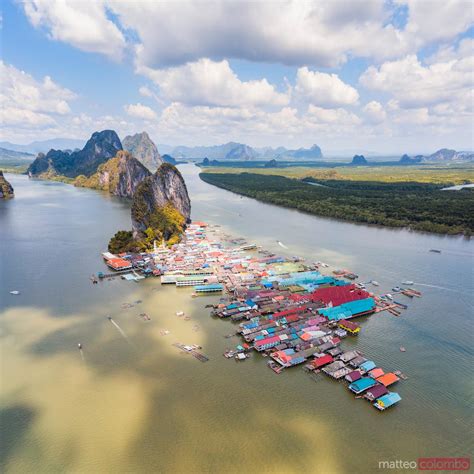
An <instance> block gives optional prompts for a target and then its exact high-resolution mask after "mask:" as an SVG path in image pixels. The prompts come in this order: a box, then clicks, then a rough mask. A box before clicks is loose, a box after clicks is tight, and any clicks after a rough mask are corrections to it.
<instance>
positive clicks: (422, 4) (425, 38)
mask: <svg viewBox="0 0 474 474" xmlns="http://www.w3.org/2000/svg"><path fill="white" fill-rule="evenodd" d="M398 2H399V3H400V4H404V5H406V6H408V21H407V24H406V27H405V30H404V34H405V36H407V37H409V38H410V39H411V40H412V41H413V43H415V44H416V46H417V47H422V46H423V45H425V44H428V43H430V42H434V41H443V40H449V39H451V38H454V37H455V36H457V35H458V34H459V33H462V32H463V31H466V30H467V29H468V28H469V27H470V26H471V25H472V21H473V11H472V3H471V2H470V1H469V0H443V1H439V0H398Z"/></svg>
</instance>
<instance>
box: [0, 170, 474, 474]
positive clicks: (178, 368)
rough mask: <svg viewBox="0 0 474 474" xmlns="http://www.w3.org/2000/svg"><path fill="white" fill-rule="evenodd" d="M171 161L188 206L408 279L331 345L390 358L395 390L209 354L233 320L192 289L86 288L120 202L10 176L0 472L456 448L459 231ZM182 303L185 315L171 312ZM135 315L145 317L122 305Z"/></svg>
mask: <svg viewBox="0 0 474 474" xmlns="http://www.w3.org/2000/svg"><path fill="white" fill-rule="evenodd" d="M181 169H182V171H183V173H184V176H185V178H186V182H187V185H188V189H189V191H190V194H191V199H192V204H193V217H194V218H195V219H203V220H206V221H208V222H211V223H216V224H220V225H222V226H223V230H228V231H229V232H231V233H233V234H235V235H242V236H245V237H246V238H247V239H248V240H249V241H251V242H255V243H258V244H262V245H264V246H266V247H267V248H270V249H271V250H274V251H277V252H279V253H282V254H285V253H286V254H287V255H301V256H304V257H306V258H307V259H308V260H309V261H315V260H323V261H326V262H327V263H330V264H333V265H334V266H336V267H347V268H350V269H351V270H353V271H355V272H356V273H358V274H359V275H360V280H361V281H367V280H370V279H376V280H377V281H379V283H380V292H384V291H389V290H390V288H391V287H393V286H395V285H398V284H400V283H401V281H402V280H406V279H410V280H413V281H415V282H417V283H419V284H420V285H419V286H418V288H419V289H420V290H421V291H423V298H422V299H416V300H413V301H411V300H408V301H407V300H406V299H405V300H403V301H404V302H406V303H407V304H408V305H409V309H408V311H406V312H405V313H403V316H402V317H400V318H395V317H393V316H391V315H389V314H384V313H382V314H380V315H373V316H371V317H370V318H368V319H366V320H365V321H364V322H363V331H362V333H361V335H360V336H358V338H357V339H350V340H346V341H345V342H344V347H345V348H349V347H358V348H361V349H363V350H364V351H365V353H366V355H368V356H370V357H371V358H373V359H374V360H375V361H377V362H380V364H381V365H382V366H383V367H384V368H386V369H387V370H388V369H401V370H402V371H404V372H405V373H406V374H407V375H408V376H409V380H407V381H404V382H401V383H399V384H398V386H397V387H396V391H398V392H399V393H400V394H401V396H402V397H403V401H402V402H401V403H400V405H399V406H397V407H396V408H394V409H392V410H390V411H387V412H386V413H378V412H377V411H376V410H375V409H373V408H372V407H370V405H369V404H367V403H365V402H364V401H362V400H354V398H353V397H352V396H350V395H349V392H348V391H347V390H346V389H345V388H344V386H343V384H340V383H337V382H332V381H330V380H328V379H327V378H321V379H320V380H319V381H317V382H314V381H313V380H311V378H310V377H309V376H307V375H306V374H305V373H304V372H303V371H302V370H300V369H299V368H295V369H293V370H288V371H286V372H284V373H283V374H281V375H279V376H278V375H276V374H274V373H273V372H272V371H270V370H269V369H268V368H267V367H266V365H265V360H264V359H262V358H260V357H256V356H254V357H252V358H251V359H249V360H248V361H246V362H244V363H236V362H234V361H233V360H230V361H229V360H227V359H225V358H224V357H222V353H223V352H224V350H225V349H226V348H227V347H229V345H230V342H229V340H228V339H225V338H224V337H223V336H224V335H225V334H228V333H229V332H231V323H230V322H227V321H220V320H216V319H213V318H211V317H209V313H208V310H207V309H205V308H204V305H205V304H206V303H211V302H213V301H215V300H216V297H205V298H195V299H192V298H190V293H191V290H188V289H177V288H172V287H161V286H160V285H159V282H158V281H157V280H152V279H149V280H146V281H144V282H140V283H139V284H136V283H128V282H123V281H121V280H114V281H106V282H103V283H101V284H99V285H92V284H91V282H90V280H89V276H90V275H91V274H92V273H94V272H97V271H99V270H102V269H103V263H102V261H101V258H100V252H101V251H102V250H104V247H105V244H106V242H107V240H108V238H109V236H110V235H112V234H113V233H114V232H115V231H116V230H118V229H125V228H128V227H129V226H130V224H129V207H128V204H127V203H126V202H122V201H120V200H117V199H114V198H111V197H109V196H107V195H104V194H101V193H97V192H94V191H90V190H85V189H75V188H73V187H71V186H68V185H64V184H60V183H48V182H41V181H28V179H27V178H25V177H22V176H12V175H9V176H8V178H9V180H10V181H11V182H12V184H13V186H14V187H15V191H16V198H15V199H14V200H12V201H9V202H5V203H0V259H1V260H0V264H1V271H0V324H1V333H0V348H1V355H2V359H1V360H2V362H1V363H2V366H1V369H2V371H1V419H0V424H1V440H2V442H1V443H0V445H1V448H0V455H1V462H2V468H3V469H2V470H3V471H4V472H32V471H36V472H64V471H68V472H81V473H82V472H84V473H85V472H88V473H90V472H178V473H181V472H231V473H233V472H242V471H244V470H250V469H251V470H258V471H261V472H322V473H330V472H377V467H378V462H379V461H381V460H391V459H404V460H413V459H417V458H418V457H425V456H439V457H443V456H444V457H446V456H469V455H470V450H471V446H472V441H473V437H472V430H471V428H470V426H471V425H472V415H471V413H472V412H471V407H472V393H473V390H472V380H473V377H472V375H473V373H472V359H473V357H472V356H473V353H472V348H471V347H472V335H473V331H472V330H473V319H472V318H473V297H472V289H473V288H472V287H473V274H472V268H473V267H472V257H473V244H472V243H471V242H469V241H467V240H464V239H459V238H445V237H439V236H431V235H423V234H418V233H410V232H407V231H402V230H389V229H379V228H370V227H367V226H356V225H352V224H348V223H340V222H336V221H331V220H324V219H318V218H316V217H313V216H307V215H304V214H301V213H299V212H296V211H291V210H285V209H280V208H277V207H274V206H271V205H266V204H261V203H258V202H256V201H253V200H250V199H247V198H240V197H239V196H237V195H234V194H231V193H228V192H226V191H223V190H220V189H217V188H213V187H211V186H209V185H207V184H205V183H203V182H201V181H200V180H199V178H198V176H197V168H195V167H193V166H188V165H186V166H183V167H181ZM277 241H280V242H282V243H283V244H284V245H285V246H286V247H288V249H285V248H283V247H281V246H280V245H279V244H278V243H277ZM430 248H439V249H441V250H442V253H441V254H433V253H430V252H428V250H429V249H430ZM14 289H16V290H20V291H21V294H20V295H18V296H13V295H10V294H9V293H8V292H9V291H10V290H14ZM402 298H404V297H400V299H402ZM137 300H142V303H140V304H137V305H136V306H134V307H132V308H129V309H126V310H124V309H122V308H121V304H122V303H124V302H134V301H137ZM180 310H183V311H185V312H186V313H187V314H188V315H190V316H192V319H191V320H190V321H185V320H183V319H179V318H177V317H176V316H175V313H176V311H180ZM144 311H145V312H147V313H148V314H149V315H150V316H151V317H152V321H151V322H149V323H146V322H144V321H142V320H141V319H140V318H139V317H138V315H139V313H141V312H144ZM108 315H112V316H113V318H114V320H115V321H116V322H117V324H119V326H120V327H121V328H122V330H123V331H124V333H125V334H126V336H127V339H125V338H124V337H123V336H122V335H121V334H120V333H119V331H118V330H117V329H116V328H115V327H114V326H113V325H112V324H111V323H110V322H109V321H108V319H107V316H108ZM195 324H198V325H199V331H197V332H195V331H193V326H194V325H195ZM162 329H168V330H169V331H170V332H171V334H169V335H167V336H161V335H160V330H162ZM177 341H179V342H183V343H197V344H200V345H202V346H203V352H204V353H205V354H207V355H208V356H209V357H210V358H211V360H210V361H209V362H207V363H205V364H203V363H201V362H199V361H197V360H196V359H194V358H192V357H190V356H187V355H181V354H180V352H179V351H178V350H177V349H176V348H174V347H173V346H172V345H171V344H172V343H173V342H177ZM234 341H235V342H237V339H235V340H234ZM78 342H81V343H82V344H83V346H84V350H83V356H84V360H83V359H82V358H81V354H80V352H79V351H78V349H77V343H78ZM400 345H403V346H405V347H406V349H407V352H405V353H401V352H400V351H399V346H400Z"/></svg>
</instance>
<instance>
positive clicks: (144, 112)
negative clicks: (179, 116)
mask: <svg viewBox="0 0 474 474" xmlns="http://www.w3.org/2000/svg"><path fill="white" fill-rule="evenodd" d="M124 109H125V112H127V114H128V115H130V116H131V117H135V118H139V119H142V120H154V119H156V113H155V111H154V110H153V109H151V108H150V107H148V106H146V105H143V104H140V102H138V103H137V104H129V105H126V106H125V107H124Z"/></svg>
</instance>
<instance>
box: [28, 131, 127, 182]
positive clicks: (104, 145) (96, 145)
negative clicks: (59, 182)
mask: <svg viewBox="0 0 474 474" xmlns="http://www.w3.org/2000/svg"><path fill="white" fill-rule="evenodd" d="M121 149H122V143H121V142H120V139H119V137H118V135H117V134H116V133H115V132H114V131H113V130H103V131H102V132H95V133H93V134H92V136H91V138H90V139H89V140H88V141H87V143H86V144H85V146H84V148H83V149H82V150H79V151H74V152H68V151H61V150H50V151H48V153H47V154H46V155H45V154H44V153H40V154H39V155H38V156H37V158H36V159H35V161H33V163H31V165H30V166H29V168H28V174H29V175H30V176H35V177H40V178H46V179H48V178H57V177H61V176H64V177H66V178H76V177H77V176H79V175H84V176H87V177H88V176H91V175H93V174H94V173H95V172H96V171H97V168H98V167H99V166H100V165H101V164H102V163H105V162H106V161H107V160H109V159H110V158H113V157H114V156H115V155H116V154H117V152H118V151H119V150H121Z"/></svg>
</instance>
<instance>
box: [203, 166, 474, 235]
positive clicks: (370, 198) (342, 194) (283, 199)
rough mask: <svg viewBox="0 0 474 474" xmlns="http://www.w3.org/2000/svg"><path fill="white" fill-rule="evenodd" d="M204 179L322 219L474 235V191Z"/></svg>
mask: <svg viewBox="0 0 474 474" xmlns="http://www.w3.org/2000/svg"><path fill="white" fill-rule="evenodd" d="M199 176H200V177H201V179H202V180H203V181H205V182H207V183H209V184H213V185H215V186H218V187H220V188H223V189H227V190H229V191H232V192H235V193H238V194H242V195H244V196H248V197H252V198H255V199H258V200H260V201H264V202H269V203H272V204H277V205H279V206H284V207H288V208H295V209H298V210H300V211H304V212H308V213H310V214H315V215H317V216H323V217H332V218H336V219H343V220H347V221H352V222H362V223H366V224H377V225H384V226H390V227H409V228H411V229H414V230H419V231H425V232H434V233H438V234H465V235H471V234H472V232H473V231H474V190H472V189H464V190H461V191H441V188H443V187H445V185H438V184H427V183H416V182H402V183H385V182H377V181H347V180H320V179H319V180H316V179H314V178H306V179H305V180H304V181H300V180H295V179H289V178H284V177H282V176H275V175H261V174H252V173H241V174H232V173H223V174H220V173H219V174H218V173H201V174H200V175H199ZM311 182H312V183H313V184H309V183H311ZM314 183H316V185H315V184H314ZM448 185H449V184H448Z"/></svg>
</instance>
